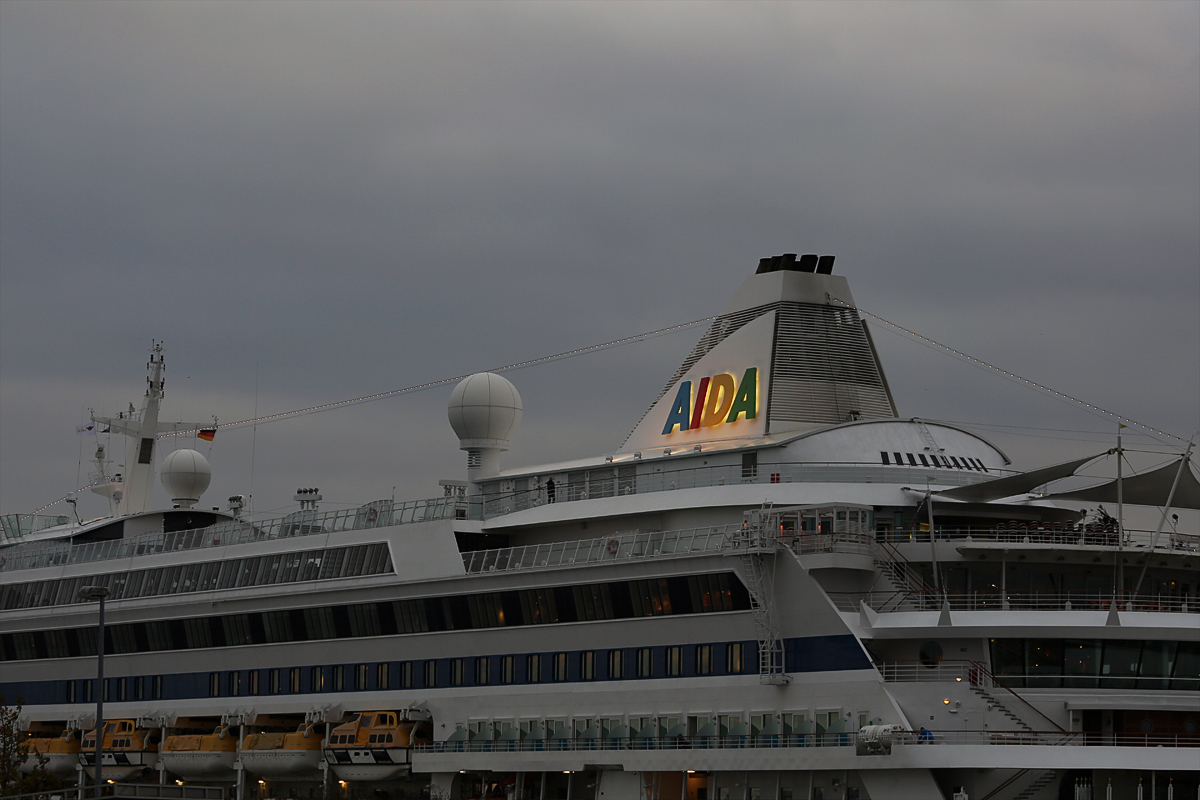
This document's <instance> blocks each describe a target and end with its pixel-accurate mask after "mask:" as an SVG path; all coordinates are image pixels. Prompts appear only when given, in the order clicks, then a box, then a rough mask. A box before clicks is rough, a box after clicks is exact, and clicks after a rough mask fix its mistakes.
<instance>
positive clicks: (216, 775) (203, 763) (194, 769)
mask: <svg viewBox="0 0 1200 800" xmlns="http://www.w3.org/2000/svg"><path fill="white" fill-rule="evenodd" d="M159 760H160V761H161V762H162V765H163V767H164V768H166V770H167V772H169V773H171V774H172V775H178V776H179V777H180V778H183V779H184V780H229V779H232V778H234V777H236V776H237V771H236V770H235V769H234V763H235V762H236V761H237V753H235V752H233V751H228V752H226V751H207V752H206V751H190V752H189V751H182V752H181V751H168V752H163V753H161V754H159Z"/></svg>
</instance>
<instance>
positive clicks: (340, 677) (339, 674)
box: [330, 664, 346, 692]
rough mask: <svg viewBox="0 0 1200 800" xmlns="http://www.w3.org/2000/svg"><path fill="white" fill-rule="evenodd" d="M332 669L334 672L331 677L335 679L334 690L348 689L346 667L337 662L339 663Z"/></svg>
mask: <svg viewBox="0 0 1200 800" xmlns="http://www.w3.org/2000/svg"><path fill="white" fill-rule="evenodd" d="M331 669H332V674H331V676H330V678H331V680H332V681H333V691H335V692H342V691H345V690H346V668H345V667H343V666H342V665H341V664H337V665H335V666H333V667H332V668H331Z"/></svg>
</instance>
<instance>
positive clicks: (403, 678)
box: [400, 661, 413, 689]
mask: <svg viewBox="0 0 1200 800" xmlns="http://www.w3.org/2000/svg"><path fill="white" fill-rule="evenodd" d="M412 685H413V665H412V662H411V661H402V662H401V663H400V688H401V689H411V688H412Z"/></svg>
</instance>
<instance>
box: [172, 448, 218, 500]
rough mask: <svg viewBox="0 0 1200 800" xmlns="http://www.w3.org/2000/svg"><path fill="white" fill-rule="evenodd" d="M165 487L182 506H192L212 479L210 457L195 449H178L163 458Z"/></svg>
mask: <svg viewBox="0 0 1200 800" xmlns="http://www.w3.org/2000/svg"><path fill="white" fill-rule="evenodd" d="M160 474H161V475H162V485H163V488H164V489H166V490H167V494H168V495H169V496H170V498H171V502H173V503H178V504H179V506H180V508H191V507H192V506H193V505H195V503H196V502H197V501H198V500H199V499H200V495H202V494H204V490H205V489H207V488H208V484H209V482H210V481H212V468H211V467H210V466H208V459H206V458H205V457H204V456H203V455H201V454H200V453H198V452H196V451H195V450H176V451H175V452H174V453H171V454H170V455H168V456H167V457H166V458H164V459H163V463H162V470H161V471H160Z"/></svg>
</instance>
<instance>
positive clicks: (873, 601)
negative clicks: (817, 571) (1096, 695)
mask: <svg viewBox="0 0 1200 800" xmlns="http://www.w3.org/2000/svg"><path fill="white" fill-rule="evenodd" d="M829 597H830V599H831V600H832V601H833V604H834V606H836V607H837V609H838V610H839V611H858V610H859V603H862V602H865V603H866V604H867V606H868V607H869V608H871V609H872V610H874V611H879V612H888V611H940V610H941V609H942V608H943V606H944V605H945V604H949V606H950V610H951V611H1108V610H1109V609H1111V608H1112V607H1113V606H1114V605H1115V606H1116V607H1117V610H1118V611H1149V612H1165V613H1173V614H1200V600H1198V599H1197V598H1195V597H1189V596H1188V595H1185V594H1161V593H1141V594H1136V595H1131V594H1128V593H1126V594H1122V595H1119V596H1117V597H1116V598H1114V597H1113V595H1112V594H1111V593H1104V592H1005V593H1003V594H1002V593H1000V592H994V591H988V592H948V593H944V594H938V593H936V592H932V591H931V592H907V593H904V594H903V595H902V596H900V597H898V596H897V593H896V592H887V591H883V592H829Z"/></svg>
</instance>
